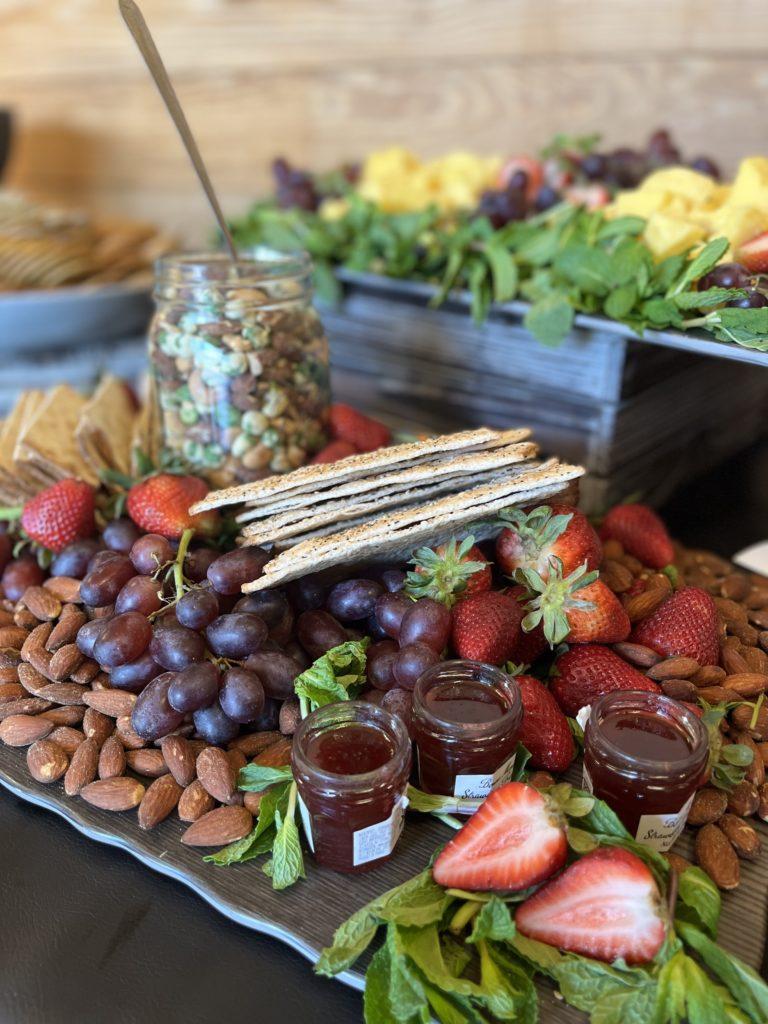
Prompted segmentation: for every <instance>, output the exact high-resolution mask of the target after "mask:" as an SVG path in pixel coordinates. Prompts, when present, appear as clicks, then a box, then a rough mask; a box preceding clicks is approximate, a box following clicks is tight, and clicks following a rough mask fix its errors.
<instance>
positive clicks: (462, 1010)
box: [421, 979, 487, 1024]
mask: <svg viewBox="0 0 768 1024" xmlns="http://www.w3.org/2000/svg"><path fill="white" fill-rule="evenodd" d="M421 984H422V987H423V988H424V992H425V993H426V996H427V1000H428V1002H429V1005H430V1008H431V1009H432V1011H433V1013H434V1014H435V1015H436V1017H437V1019H438V1020H439V1021H440V1024H487V1018H486V1017H481V1016H480V1014H479V1013H477V1012H476V1011H475V1010H474V1009H473V1007H472V1005H471V1003H470V1002H469V1000H468V999H462V998H460V997H458V996H448V995H446V994H445V993H444V992H441V991H440V989H438V988H435V986H434V985H430V984H429V982H427V981H424V980H423V979H422V982H421Z"/></svg>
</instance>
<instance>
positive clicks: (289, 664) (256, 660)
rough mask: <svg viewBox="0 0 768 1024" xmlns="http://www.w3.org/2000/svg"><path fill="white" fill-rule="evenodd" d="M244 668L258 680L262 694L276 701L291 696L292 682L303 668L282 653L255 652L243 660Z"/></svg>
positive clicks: (293, 659)
mask: <svg viewBox="0 0 768 1024" xmlns="http://www.w3.org/2000/svg"><path fill="white" fill-rule="evenodd" d="M245 667H246V668H247V669H250V671H251V672H254V673H255V674H256V675H257V676H258V677H259V679H260V681H261V684H262V686H263V687H264V692H265V693H266V695H267V696H268V697H274V698H275V699H276V700H286V699H287V698H288V697H292V696H293V682H294V680H295V678H296V676H298V675H300V674H301V672H302V670H303V667H302V665H300V664H299V662H297V661H296V659H295V658H292V657H291V656H290V655H288V654H284V653H283V652H282V651H257V652H256V653H255V654H251V655H249V657H247V658H246V659H245Z"/></svg>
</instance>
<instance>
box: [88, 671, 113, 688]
mask: <svg viewBox="0 0 768 1024" xmlns="http://www.w3.org/2000/svg"><path fill="white" fill-rule="evenodd" d="M111 689H112V684H111V683H110V681H109V674H108V673H107V672H102V671H99V672H97V673H96V675H95V676H94V677H93V679H92V680H91V690H93V692H94V693H99V692H100V691H101V690H111Z"/></svg>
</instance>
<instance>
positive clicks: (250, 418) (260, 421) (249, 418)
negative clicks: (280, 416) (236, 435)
mask: <svg viewBox="0 0 768 1024" xmlns="http://www.w3.org/2000/svg"><path fill="white" fill-rule="evenodd" d="M241 423H242V427H243V430H245V431H247V432H248V433H249V434H250V435H251V436H252V437H259V436H260V435H261V433H262V432H263V431H264V430H266V429H267V427H268V426H269V420H268V419H267V417H266V416H265V415H264V413H263V412H258V410H256V409H251V410H250V411H249V412H244V413H243V418H242V421H241Z"/></svg>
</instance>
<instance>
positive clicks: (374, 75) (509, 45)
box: [0, 0, 768, 239]
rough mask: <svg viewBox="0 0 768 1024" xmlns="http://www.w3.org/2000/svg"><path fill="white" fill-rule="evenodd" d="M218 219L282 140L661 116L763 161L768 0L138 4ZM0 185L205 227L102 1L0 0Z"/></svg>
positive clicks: (520, 137)
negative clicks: (199, 154) (11, 115)
mask: <svg viewBox="0 0 768 1024" xmlns="http://www.w3.org/2000/svg"><path fill="white" fill-rule="evenodd" d="M143 8H144V10H145V14H146V16H147V20H148V21H149V23H150V25H151V27H152V29H153V31H154V33H155V36H156V39H157V41H158V44H159V47H160V49H161V51H162V52H163V54H164V56H165V58H166V62H167V65H168V67H169V70H170V71H171V73H172V74H173V77H174V79H175V81H176V83H177V86H178V91H179V93H180V95H181V98H182V100H183V102H184V103H185V105H186V107H187V109H188V113H189V118H190V121H191V123H192V125H193V127H194V129H195V131H196V133H197V135H198V136H199V141H200V144H201V146H202V149H203V151H204V153H205V155H206V157H207V159H208V161H209V162H210V167H211V171H212V173H213V176H214V178H215V180H216V182H217V184H218V186H219V187H220V189H221V192H222V195H223V199H224V203H225V206H226V208H227V210H228V211H229V212H230V213H235V212H237V211H239V210H241V209H243V208H244V207H245V205H246V204H247V202H248V201H249V199H250V198H251V197H253V196H254V195H255V194H256V193H258V191H259V190H260V189H262V188H263V187H264V186H265V184H266V181H267V177H268V175H267V166H268V162H269V159H270V158H271V157H272V156H273V155H274V154H275V153H278V152H279V153H284V154H285V155H287V156H288V157H289V158H291V159H292V160H294V161H297V162H299V163H300V164H305V165H310V166H313V167H318V168H321V167H328V166H331V165H333V164H334V163H335V162H336V161H339V160H342V159H352V158H355V157H357V156H359V155H360V154H362V153H365V152H366V151H367V150H369V149H371V148H372V147H376V146H380V145H382V144H385V143H396V142H403V143H405V144H408V145H410V146H412V147H414V148H416V149H417V150H418V151H420V152H422V153H423V154H425V155H433V154H437V153H440V152H442V151H445V150H448V149H451V148H456V147H466V148H473V149H477V150H479V151H484V152H495V151H510V152H512V151H516V150H529V151H530V150H531V149H533V148H535V147H538V146H539V145H541V144H542V143H544V142H545V141H546V140H547V139H548V138H549V137H550V136H551V134H552V133H553V132H555V131H558V130H571V131H574V132H589V131H594V130H602V131H603V132H604V134H605V136H606V137H607V139H608V140H609V141H610V142H611V143H613V144H623V143H628V144H634V143H636V142H637V141H638V140H640V139H642V138H643V137H644V136H645V135H646V134H647V133H648V132H649V131H650V130H651V129H652V128H654V127H655V126H657V125H658V124H659V123H664V124H667V125H669V126H670V127H671V128H673V129H674V131H675V133H676V134H677V135H678V136H679V139H680V141H681V143H682V144H683V145H684V147H685V150H686V152H688V153H691V154H693V153H695V152H698V151H707V152H709V153H711V154H712V155H715V156H717V157H718V158H719V159H720V160H721V161H722V162H723V163H724V164H725V165H726V166H727V167H732V166H733V165H734V164H735V163H736V161H737V158H738V157H739V156H740V155H744V154H747V153H752V152H762V153H768V118H766V116H765V111H766V107H767V105H768V62H766V53H768V18H766V13H768V8H767V7H766V0H385V2H380V0H143ZM2 104H5V105H10V106H12V107H13V108H14V109H15V111H16V113H17V117H18V124H19V135H18V140H17V146H16V148H15V151H14V154H13V159H12V165H11V169H10V183H11V184H13V185H18V186H21V187H26V188H28V189H32V190H35V191H36V192H38V193H42V194H45V195H52V196H55V197H56V198H58V199H60V200H63V201H65V202H68V203H69V202H71V203H78V204H88V205H91V206H93V207H95V208H99V209H102V210H104V209H107V210H115V211H121V212H125V213H130V214H140V215H145V216H150V217H154V218H156V219H157V220H159V221H161V222H163V223H165V224H167V225H169V226H172V227H175V228H177V229H178V228H181V229H182V230H183V232H184V233H185V234H186V235H187V237H188V238H190V239H192V238H195V237H198V238H201V237H204V232H205V230H206V227H207V223H208V221H207V217H206V212H205V209H204V207H203V203H202V200H201V199H200V196H199V194H198V191H197V188H196V186H195V183H194V181H193V179H192V176H191V173H190V172H189V171H188V169H187V167H186V164H185V158H184V156H183V155H182V153H181V152H180V149H179V144H178V143H177V141H176V139H175V137H174V135H173V133H172V130H171V128H170V126H169V124H168V122H167V118H166V114H165V112H164V110H163V109H162V108H161V106H160V101H159V99H158V98H157V97H156V96H155V94H154V92H153V88H152V86H151V84H150V83H149V81H148V78H147V75H146V72H145V71H144V68H143V66H141V65H140V62H139V57H138V55H137V53H136V52H135V50H134V48H133V44H132V42H131V41H130V39H129V37H128V35H127V32H126V30H125V28H124V26H123V24H122V21H121V20H120V18H119V16H118V14H117V3H116V0H65V2H58V3H54V2H52V0H0V105H2Z"/></svg>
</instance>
